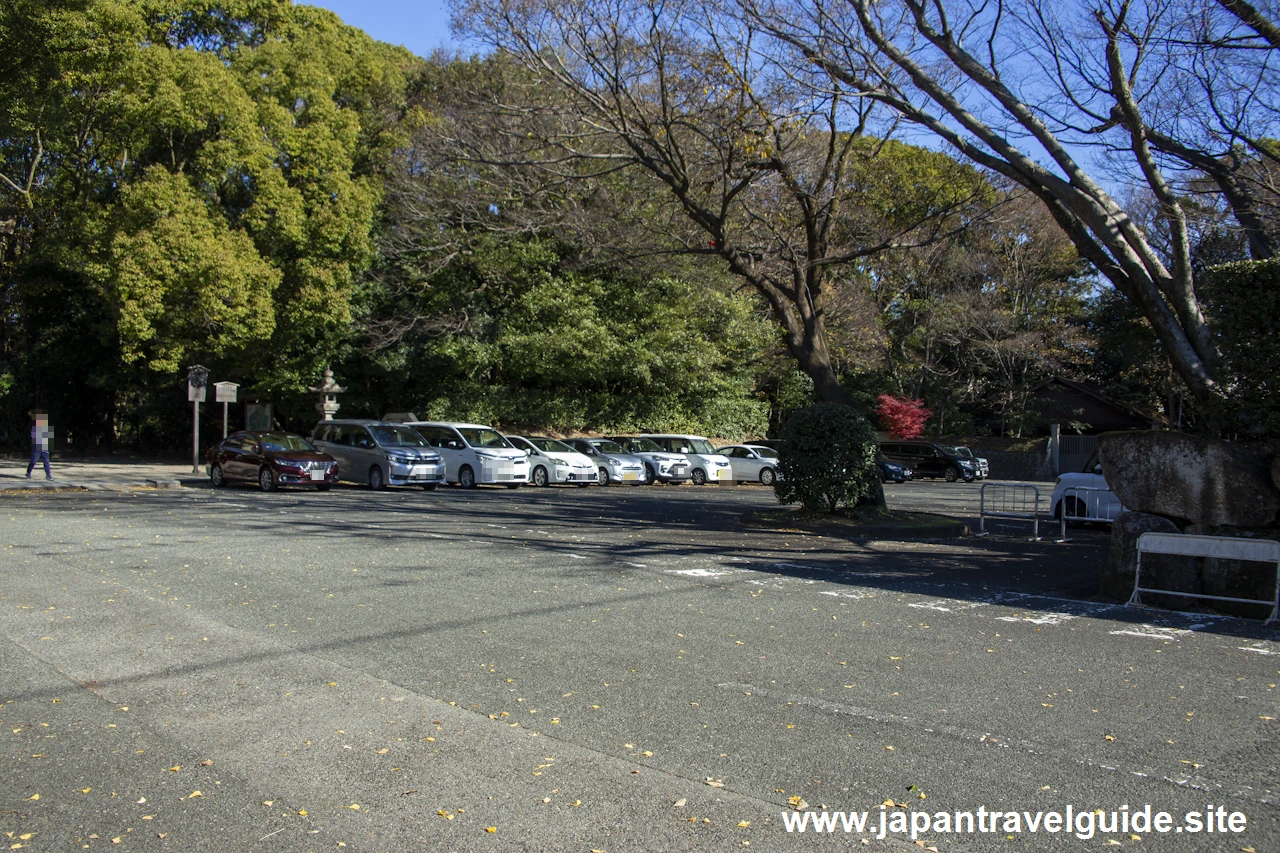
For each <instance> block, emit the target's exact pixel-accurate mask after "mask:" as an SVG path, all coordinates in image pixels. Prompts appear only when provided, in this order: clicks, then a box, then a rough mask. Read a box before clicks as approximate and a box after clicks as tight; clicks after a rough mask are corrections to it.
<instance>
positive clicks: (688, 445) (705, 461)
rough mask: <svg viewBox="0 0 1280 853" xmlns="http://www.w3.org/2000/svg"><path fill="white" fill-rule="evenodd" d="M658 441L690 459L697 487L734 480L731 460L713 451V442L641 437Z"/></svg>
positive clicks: (694, 437) (693, 437)
mask: <svg viewBox="0 0 1280 853" xmlns="http://www.w3.org/2000/svg"><path fill="white" fill-rule="evenodd" d="M638 437H639V438H647V439H649V440H650V441H656V442H657V443H658V445H659V446H660V447H661V448H662V449H663V450H666V451H668V452H670V453H682V454H684V455H685V456H686V457H687V458H688V459H689V478H690V479H691V480H693V484H694V485H695V486H701V485H703V484H704V483H718V482H720V481H721V480H731V479H733V472H732V471H731V470H729V460H728V459H726V458H725V457H724V456H722V455H720V454H719V453H718V452H716V451H715V450H713V449H712V447H711V442H709V441H707V440H706V439H705V438H703V437H702V436H700V435H652V434H650V435H641V436H638Z"/></svg>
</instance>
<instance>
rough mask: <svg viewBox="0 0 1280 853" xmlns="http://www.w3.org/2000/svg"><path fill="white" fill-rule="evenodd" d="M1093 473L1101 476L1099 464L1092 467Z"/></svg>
mask: <svg viewBox="0 0 1280 853" xmlns="http://www.w3.org/2000/svg"><path fill="white" fill-rule="evenodd" d="M1093 473H1095V474H1101V473H1102V465H1101V464H1098V465H1094V466H1093Z"/></svg>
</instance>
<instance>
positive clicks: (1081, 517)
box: [1049, 453, 1126, 522]
mask: <svg viewBox="0 0 1280 853" xmlns="http://www.w3.org/2000/svg"><path fill="white" fill-rule="evenodd" d="M1049 506H1050V508H1051V509H1052V510H1053V517H1054V518H1061V517H1062V513H1063V512H1064V511H1065V512H1066V514H1067V520H1068V521H1071V520H1077V521H1105V522H1111V521H1115V519H1116V516H1118V515H1119V514H1120V513H1122V512H1125V511H1126V508H1125V506H1124V504H1122V503H1120V498H1118V497H1116V493H1115V492H1113V491H1111V486H1109V485H1107V478H1106V477H1104V476H1102V466H1101V465H1099V464H1098V454H1097V453H1094V454H1093V456H1092V457H1091V458H1090V459H1089V461H1088V462H1086V463H1085V466H1084V470H1082V471H1080V472H1079V473H1076V474H1062V475H1060V476H1059V477H1058V479H1057V480H1055V481H1054V483H1053V494H1051V495H1050V496H1049Z"/></svg>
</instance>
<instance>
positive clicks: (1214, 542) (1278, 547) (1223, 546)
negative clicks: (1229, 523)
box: [1129, 533, 1280, 624]
mask: <svg viewBox="0 0 1280 853" xmlns="http://www.w3.org/2000/svg"><path fill="white" fill-rule="evenodd" d="M1143 554H1174V555H1177V556H1181V557H1217V558H1218V559H1221V560H1241V561H1245V562H1258V563H1275V565H1276V594H1275V598H1274V599H1257V598H1230V597H1228V596H1225V595H1206V594H1204V593H1200V592H1179V591H1178V590H1176V589H1156V588H1154V587H1146V586H1143V585H1142V555H1143ZM1144 592H1153V593H1162V594H1164V595H1176V596H1180V597H1183V598H1205V599H1209V600H1212V601H1235V602H1238V603H1240V604H1270V605H1271V615H1270V616H1269V617H1267V624H1270V623H1272V622H1274V621H1276V618H1277V616H1280V542H1276V541H1275V540H1274V539H1236V538H1233V537H1229V536H1196V535H1194V534H1189V533H1144V534H1142V535H1141V536H1139V537H1138V565H1137V570H1136V571H1135V572H1134V575H1133V595H1132V596H1130V597H1129V604H1131V605H1141V604H1142V601H1141V594H1142V593H1144Z"/></svg>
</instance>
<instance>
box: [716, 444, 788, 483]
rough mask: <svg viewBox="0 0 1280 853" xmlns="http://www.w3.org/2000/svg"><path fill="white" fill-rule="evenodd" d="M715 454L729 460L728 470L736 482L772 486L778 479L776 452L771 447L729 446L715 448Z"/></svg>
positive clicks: (752, 445)
mask: <svg viewBox="0 0 1280 853" xmlns="http://www.w3.org/2000/svg"><path fill="white" fill-rule="evenodd" d="M716 453H718V454H720V455H721V456H723V457H724V458H726V459H728V460H729V470H731V471H732V472H733V479H735V480H737V481H738V482H742V483H763V484H764V485H766V486H772V485H773V482H774V480H777V479H778V451H776V450H774V449H773V448H772V447H761V446H759V445H754V444H731V445H729V446H728V447H717V448H716Z"/></svg>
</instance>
